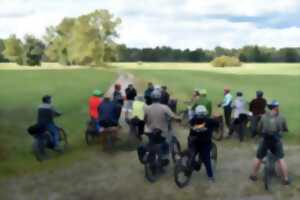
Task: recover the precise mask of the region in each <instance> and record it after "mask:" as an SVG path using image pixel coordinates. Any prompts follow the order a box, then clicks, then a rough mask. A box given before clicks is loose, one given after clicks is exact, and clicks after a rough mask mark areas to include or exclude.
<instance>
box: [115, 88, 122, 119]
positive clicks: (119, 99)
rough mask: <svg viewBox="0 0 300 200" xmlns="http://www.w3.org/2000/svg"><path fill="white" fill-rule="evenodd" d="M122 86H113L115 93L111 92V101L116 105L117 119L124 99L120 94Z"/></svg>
mask: <svg viewBox="0 0 300 200" xmlns="http://www.w3.org/2000/svg"><path fill="white" fill-rule="evenodd" d="M121 89H122V86H121V85H120V84H118V83H117V84H115V91H114V92H113V101H114V102H115V104H116V105H117V119H118V122H119V119H120V117H121V113H122V107H123V105H124V97H123V95H122V92H121Z"/></svg>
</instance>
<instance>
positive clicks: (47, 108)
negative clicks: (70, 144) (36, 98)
mask: <svg viewBox="0 0 300 200" xmlns="http://www.w3.org/2000/svg"><path fill="white" fill-rule="evenodd" d="M51 101H52V97H51V96H49V95H46V96H44V97H43V98H42V104H41V105H40V106H39V107H38V115H37V124H38V125H40V126H43V127H44V128H45V130H48V131H49V132H50V134H51V136H52V143H53V148H54V149H58V148H59V129H58V127H57V126H56V125H55V122H54V118H55V117H58V116H60V115H61V113H59V112H57V111H56V110H55V109H54V107H53V106H52V104H51Z"/></svg>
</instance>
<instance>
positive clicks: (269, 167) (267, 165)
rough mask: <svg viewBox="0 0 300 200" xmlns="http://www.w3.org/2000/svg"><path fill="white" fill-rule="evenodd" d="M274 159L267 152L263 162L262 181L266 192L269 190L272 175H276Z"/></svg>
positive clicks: (269, 152) (270, 153)
mask: <svg viewBox="0 0 300 200" xmlns="http://www.w3.org/2000/svg"><path fill="white" fill-rule="evenodd" d="M276 161H277V159H276V157H275V156H274V155H273V154H272V152H271V151H270V150H269V151H268V153H267V155H266V157H265V159H264V160H263V163H264V169H263V181H264V186H265V189H266V190H268V191H269V190H270V186H271V180H272V177H273V176H274V175H276V174H277V173H276V165H275V164H276Z"/></svg>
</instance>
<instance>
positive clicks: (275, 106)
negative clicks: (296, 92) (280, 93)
mask: <svg viewBox="0 0 300 200" xmlns="http://www.w3.org/2000/svg"><path fill="white" fill-rule="evenodd" d="M268 107H269V109H273V108H277V107H279V102H278V101H277V100H275V99H274V100H272V101H271V102H270V103H268Z"/></svg>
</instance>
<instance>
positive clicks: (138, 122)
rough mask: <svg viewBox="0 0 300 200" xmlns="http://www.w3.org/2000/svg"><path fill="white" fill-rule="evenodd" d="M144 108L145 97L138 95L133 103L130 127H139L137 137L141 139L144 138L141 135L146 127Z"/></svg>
mask: <svg viewBox="0 0 300 200" xmlns="http://www.w3.org/2000/svg"><path fill="white" fill-rule="evenodd" d="M144 109H145V103H144V98H143V97H142V96H137V97H136V98H135V101H134V102H133V105H132V112H131V117H130V119H129V125H130V129H136V128H137V129H138V131H137V133H138V134H137V137H138V139H140V140H141V139H142V138H141V136H142V135H143V134H144V127H145V121H144V115H145V112H144Z"/></svg>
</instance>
